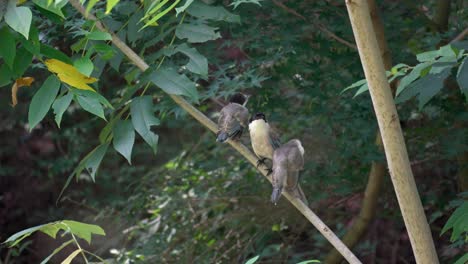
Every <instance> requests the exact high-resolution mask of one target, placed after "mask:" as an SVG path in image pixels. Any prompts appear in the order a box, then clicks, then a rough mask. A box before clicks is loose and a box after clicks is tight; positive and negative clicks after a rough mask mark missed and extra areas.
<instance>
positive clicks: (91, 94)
mask: <svg viewBox="0 0 468 264" xmlns="http://www.w3.org/2000/svg"><path fill="white" fill-rule="evenodd" d="M72 91H73V93H74V94H79V95H82V96H85V97H91V98H94V99H97V100H98V101H99V102H100V103H101V104H102V105H104V106H106V107H109V108H110V109H114V107H112V105H111V103H109V101H107V99H106V98H105V97H104V96H102V95H100V94H98V93H96V92H94V91H89V90H81V89H74V88H72Z"/></svg>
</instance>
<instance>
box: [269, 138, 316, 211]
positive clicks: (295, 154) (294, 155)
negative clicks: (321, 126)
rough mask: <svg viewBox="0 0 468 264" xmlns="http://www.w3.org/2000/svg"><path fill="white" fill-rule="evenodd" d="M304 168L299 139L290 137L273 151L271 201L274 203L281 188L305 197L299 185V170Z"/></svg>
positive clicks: (303, 198)
mask: <svg viewBox="0 0 468 264" xmlns="http://www.w3.org/2000/svg"><path fill="white" fill-rule="evenodd" d="M303 168H304V148H303V147H302V144H301V141H300V140H298V139H292V140H290V141H288V142H287V143H286V144H284V145H282V146H281V147H280V148H278V149H276V150H275V152H274V153H273V172H272V177H271V179H272V181H271V183H272V186H273V191H272V193H271V202H272V203H274V204H275V205H276V203H277V202H278V200H279V198H280V196H281V193H282V192H283V189H285V190H286V191H287V192H289V193H291V194H292V195H293V196H295V197H297V198H299V199H300V200H302V201H303V202H304V203H305V204H306V205H307V204H308V202H307V199H306V197H305V195H304V192H303V191H302V189H301V187H300V186H299V171H301V170H302V169H303Z"/></svg>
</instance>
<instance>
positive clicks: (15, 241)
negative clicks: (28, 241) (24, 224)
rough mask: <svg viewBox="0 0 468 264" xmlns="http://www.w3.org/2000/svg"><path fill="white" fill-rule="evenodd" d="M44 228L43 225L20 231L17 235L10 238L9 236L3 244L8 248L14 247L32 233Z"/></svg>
mask: <svg viewBox="0 0 468 264" xmlns="http://www.w3.org/2000/svg"><path fill="white" fill-rule="evenodd" d="M44 226H45V225H39V226H35V227H30V228H28V229H25V230H22V231H20V232H18V233H15V234H13V235H12V236H10V237H9V238H8V239H7V240H5V242H3V243H5V244H8V246H9V247H14V246H16V245H18V243H20V242H21V241H22V240H23V239H25V238H26V237H28V236H30V235H31V234H32V233H34V232H36V231H37V230H39V229H41V228H42V227H44Z"/></svg>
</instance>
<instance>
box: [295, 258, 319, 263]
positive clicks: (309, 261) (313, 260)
mask: <svg viewBox="0 0 468 264" xmlns="http://www.w3.org/2000/svg"><path fill="white" fill-rule="evenodd" d="M309 263H320V261H319V260H315V259H312V260H305V261H301V262H299V263H297V264H309Z"/></svg>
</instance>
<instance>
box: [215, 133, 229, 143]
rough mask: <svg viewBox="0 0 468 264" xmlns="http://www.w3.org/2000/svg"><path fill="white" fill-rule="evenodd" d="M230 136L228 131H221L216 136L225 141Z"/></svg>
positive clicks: (218, 140)
mask: <svg viewBox="0 0 468 264" xmlns="http://www.w3.org/2000/svg"><path fill="white" fill-rule="evenodd" d="M228 137H229V135H228V134H227V133H226V132H224V131H219V132H218V135H217V136H216V141H217V142H221V143H223V142H224V141H226V140H227V139H228Z"/></svg>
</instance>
